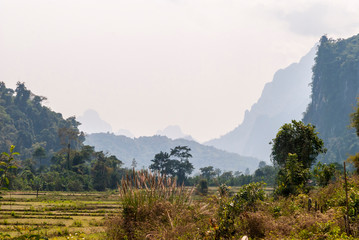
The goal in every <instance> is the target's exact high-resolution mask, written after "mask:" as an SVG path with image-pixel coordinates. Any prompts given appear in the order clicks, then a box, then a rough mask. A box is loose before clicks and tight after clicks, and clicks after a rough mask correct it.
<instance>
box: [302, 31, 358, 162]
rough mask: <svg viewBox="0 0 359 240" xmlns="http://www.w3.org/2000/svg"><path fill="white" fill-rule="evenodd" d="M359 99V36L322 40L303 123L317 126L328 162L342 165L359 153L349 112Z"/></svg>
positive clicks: (324, 38)
mask: <svg viewBox="0 0 359 240" xmlns="http://www.w3.org/2000/svg"><path fill="white" fill-rule="evenodd" d="M358 97H359V35H356V36H353V37H351V38H348V39H339V40H333V39H328V38H327V37H326V36H323V37H322V38H321V40H320V46H319V48H318V52H317V57H316V63H315V66H314V67H313V82H312V101H311V103H310V105H309V106H308V109H307V112H306V114H305V116H304V119H303V120H304V121H305V122H307V123H312V124H314V125H315V126H316V127H317V130H318V131H319V135H320V137H321V138H322V139H323V140H324V143H325V147H326V148H327V149H328V152H327V153H326V154H325V155H324V156H322V157H324V161H326V162H342V161H343V160H345V159H346V158H347V157H348V154H354V153H355V152H359V143H358V140H357V137H356V135H355V131H354V129H350V128H348V125H349V124H350V116H349V115H350V113H352V112H353V111H354V106H356V102H357V98H358Z"/></svg>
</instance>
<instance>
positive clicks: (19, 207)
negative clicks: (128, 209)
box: [0, 187, 272, 239]
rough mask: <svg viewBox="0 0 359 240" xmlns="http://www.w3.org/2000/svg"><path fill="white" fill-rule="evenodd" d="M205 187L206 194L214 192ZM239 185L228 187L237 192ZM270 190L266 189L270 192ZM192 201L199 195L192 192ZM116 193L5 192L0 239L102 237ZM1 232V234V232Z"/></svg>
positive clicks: (116, 210)
mask: <svg viewBox="0 0 359 240" xmlns="http://www.w3.org/2000/svg"><path fill="white" fill-rule="evenodd" d="M217 189H218V188H217V187H210V188H209V195H215V194H217V192H216V191H217ZM238 189H239V187H232V188H231V192H237V191H238ZM271 191H272V189H270V188H267V189H266V192H267V193H270V192H271ZM192 198H193V199H194V200H200V199H201V198H202V197H201V196H199V195H193V196H192ZM119 208H120V202H119V196H118V192H114V191H113V192H91V193H72V192H40V193H39V196H38V197H37V196H36V194H35V193H34V192H17V191H8V192H4V193H3V198H2V199H0V239H6V237H5V236H6V235H9V236H11V237H15V236H20V235H24V234H28V235H30V234H38V235H41V236H46V237H48V238H49V239H83V238H85V239H104V238H105V236H106V234H105V230H106V229H105V223H106V220H107V219H109V218H111V217H113V216H115V215H118V214H119V212H120V211H119ZM1 234H2V235H1Z"/></svg>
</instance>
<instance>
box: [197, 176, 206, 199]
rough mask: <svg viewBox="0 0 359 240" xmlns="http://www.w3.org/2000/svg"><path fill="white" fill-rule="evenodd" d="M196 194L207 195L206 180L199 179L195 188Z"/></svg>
mask: <svg viewBox="0 0 359 240" xmlns="http://www.w3.org/2000/svg"><path fill="white" fill-rule="evenodd" d="M196 193H198V194H201V195H207V194H208V182H207V179H201V180H200V181H199V183H198V184H197V186H196Z"/></svg>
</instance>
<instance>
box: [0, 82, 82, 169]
mask: <svg viewBox="0 0 359 240" xmlns="http://www.w3.org/2000/svg"><path fill="white" fill-rule="evenodd" d="M44 100H46V98H45V97H41V96H37V95H35V94H33V93H32V92H31V91H30V90H28V89H27V88H26V86H25V84H24V83H21V82H18V83H17V87H16V89H15V90H13V89H10V88H7V87H6V86H5V83H4V82H0V132H1V136H0V151H6V150H7V149H8V148H9V147H10V145H16V148H17V150H18V151H19V152H21V154H22V156H23V157H24V158H25V159H26V158H31V157H33V154H35V155H34V158H36V159H37V160H38V161H39V163H40V165H42V164H44V165H48V164H49V159H50V158H51V156H50V155H51V153H53V152H57V151H59V150H60V149H61V148H62V146H61V142H60V138H59V137H58V133H59V129H61V128H71V129H75V130H76V131H77V133H78V135H77V137H78V140H79V141H80V142H82V141H83V140H84V135H83V133H80V132H78V129H77V127H78V125H79V123H78V122H77V121H76V120H75V118H74V117H71V118H69V119H67V120H65V119H63V117H62V115H61V114H59V113H56V112H53V111H51V109H49V108H48V107H45V106H43V105H42V102H43V101H44ZM39 146H41V147H42V148H43V149H41V148H39ZM73 146H75V145H73ZM77 147H78V146H77ZM44 153H49V155H48V156H45V155H44Z"/></svg>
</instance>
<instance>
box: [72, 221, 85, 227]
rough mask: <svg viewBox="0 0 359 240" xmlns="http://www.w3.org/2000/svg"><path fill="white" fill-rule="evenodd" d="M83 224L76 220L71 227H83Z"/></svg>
mask: <svg viewBox="0 0 359 240" xmlns="http://www.w3.org/2000/svg"><path fill="white" fill-rule="evenodd" d="M82 225H83V224H82V222H81V221H80V220H75V221H73V223H72V224H71V227H82Z"/></svg>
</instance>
